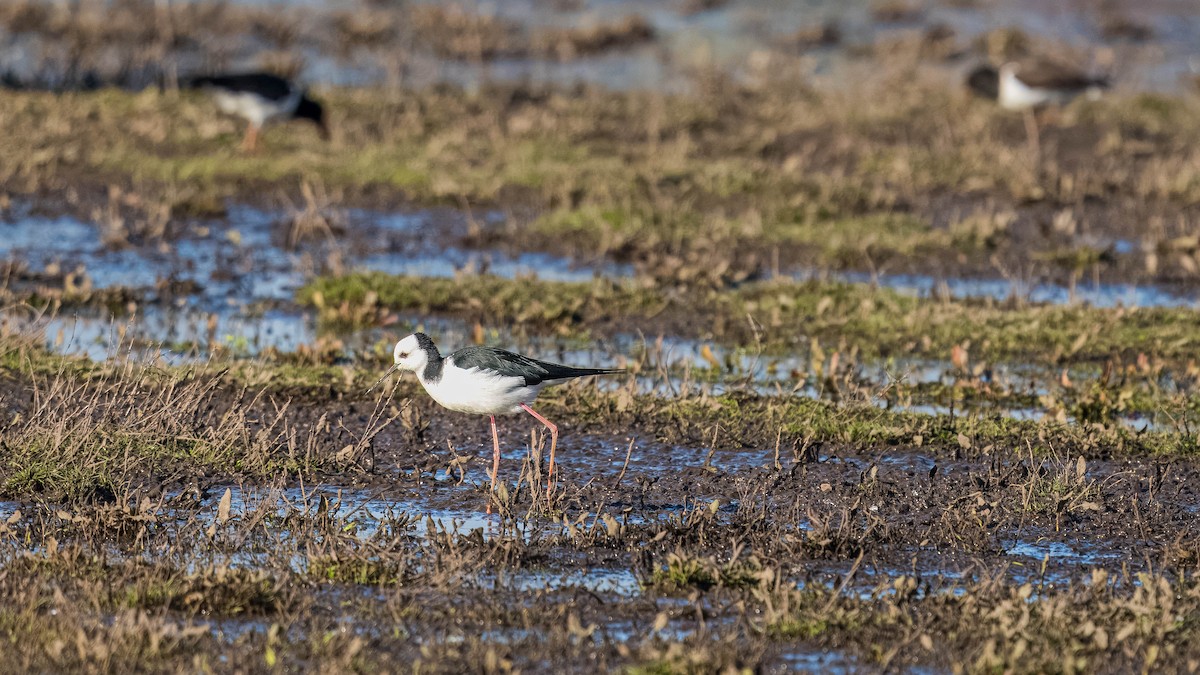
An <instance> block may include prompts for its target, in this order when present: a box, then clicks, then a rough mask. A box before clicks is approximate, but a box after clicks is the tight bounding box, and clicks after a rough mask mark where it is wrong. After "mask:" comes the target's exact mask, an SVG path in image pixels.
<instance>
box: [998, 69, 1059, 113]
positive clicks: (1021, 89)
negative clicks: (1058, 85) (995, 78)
mask: <svg viewBox="0 0 1200 675" xmlns="http://www.w3.org/2000/svg"><path fill="white" fill-rule="evenodd" d="M1071 98H1072V96H1071V93H1070V92H1061V91H1056V90H1053V89H1038V88H1035V87H1030V86H1029V85H1027V84H1025V83H1024V82H1022V81H1021V80H1020V78H1018V77H1017V74H1016V73H1015V72H1013V71H1012V69H1010V68H1002V69H1001V70H1000V96H999V103H1000V106H1001V107H1002V108H1007V109H1009V110H1025V109H1027V108H1035V107H1037V106H1040V105H1046V104H1048V103H1066V102H1068V101H1070V100H1071Z"/></svg>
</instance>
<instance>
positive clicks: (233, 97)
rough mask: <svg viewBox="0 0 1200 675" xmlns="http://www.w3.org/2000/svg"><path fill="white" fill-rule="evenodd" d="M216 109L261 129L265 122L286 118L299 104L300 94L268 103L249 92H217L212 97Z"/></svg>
mask: <svg viewBox="0 0 1200 675" xmlns="http://www.w3.org/2000/svg"><path fill="white" fill-rule="evenodd" d="M214 99H215V100H216V102H217V107H218V108H220V109H221V112H223V113H225V114H226V115H237V116H238V117H241V118H243V119H245V120H247V121H248V122H250V124H252V125H254V126H256V127H261V126H263V125H264V124H266V123H267V122H273V121H275V120H277V119H280V118H283V117H287V116H289V115H291V114H292V113H293V112H295V110H296V106H297V105H299V104H300V94H299V93H298V92H297V93H295V94H293V95H290V96H288V97H287V98H286V99H284V100H282V101H269V100H267V99H265V98H263V97H261V96H259V95H258V94H252V93H249V92H238V93H231V92H225V91H221V92H217V93H216V95H215V96H214Z"/></svg>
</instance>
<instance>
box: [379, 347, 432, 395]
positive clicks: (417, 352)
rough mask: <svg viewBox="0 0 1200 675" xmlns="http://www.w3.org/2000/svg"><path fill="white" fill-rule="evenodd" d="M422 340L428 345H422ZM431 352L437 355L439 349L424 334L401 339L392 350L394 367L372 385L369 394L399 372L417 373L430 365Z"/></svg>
mask: <svg viewBox="0 0 1200 675" xmlns="http://www.w3.org/2000/svg"><path fill="white" fill-rule="evenodd" d="M421 338H425V340H424V342H427V343H428V344H422V340H421ZM430 350H433V353H434V354H436V353H437V347H435V346H434V345H433V341H432V340H430V339H429V338H428V337H426V336H425V334H424V333H415V334H413V335H409V336H408V337H406V338H403V339H401V340H400V341H399V342H397V343H396V347H395V349H393V350H392V367H391V368H388V370H387V372H386V373H384V374H383V377H381V378H379V381H378V382H376V383H375V384H373V385H371V388H370V389H368V390H367V392H368V393H369V392H370V391H371V390H373V389H375V387H378V386H379V385H380V384H382V383H383V381H384V380H386V379H387V378H388V377H390V376H391V374H392V373H394V372H396V371H397V370H400V371H404V372H406V373H415V372H417V371H419V370H421V369H422V368H424V367H425V366H427V365H429V358H430Z"/></svg>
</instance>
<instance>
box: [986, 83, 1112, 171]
mask: <svg viewBox="0 0 1200 675" xmlns="http://www.w3.org/2000/svg"><path fill="white" fill-rule="evenodd" d="M1108 85H1109V81H1108V78H1106V77H1095V76H1092V75H1089V74H1087V73H1085V72H1083V71H1082V70H1079V69H1077V68H1073V67H1071V66H1066V65H1063V64H1061V63H1057V62H1054V61H1047V60H1038V61H1026V62H1015V61H1013V62H1009V63H1005V64H1004V65H1002V66H1000V68H999V69H998V70H997V69H995V68H992V67H991V66H980V67H979V68H976V69H974V70H972V71H971V73H970V74H969V75H968V76H967V86H968V87H970V88H971V89H972V90H974V91H976V92H978V93H979V94H980V95H982V96H985V97H987V98H991V99H994V100H995V101H996V102H997V103H999V104H1000V107H1001V108H1004V109H1005V110H1014V111H1018V112H1021V113H1023V114H1024V115H1025V134H1026V136H1027V137H1028V140H1029V145H1030V147H1031V148H1033V150H1034V151H1035V152H1039V151H1040V147H1041V144H1040V143H1039V135H1040V134H1039V133H1038V125H1037V119H1036V117H1035V116H1034V113H1035V111H1037V110H1040V109H1042V108H1045V107H1048V106H1052V105H1057V106H1062V105H1066V104H1067V103H1070V102H1071V100H1072V99H1074V98H1075V97H1077V96H1080V95H1083V94H1086V95H1087V96H1088V98H1096V97H1098V96H1099V95H1100V92H1101V91H1102V90H1103V89H1105V88H1107V87H1108Z"/></svg>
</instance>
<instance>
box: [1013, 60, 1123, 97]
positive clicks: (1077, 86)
mask: <svg viewBox="0 0 1200 675" xmlns="http://www.w3.org/2000/svg"><path fill="white" fill-rule="evenodd" d="M1017 78H1018V79H1019V80H1021V81H1022V82H1024V83H1025V84H1026V85H1028V86H1030V87H1034V88H1036V89H1059V90H1062V91H1082V90H1084V89H1089V88H1091V87H1099V88H1101V89H1103V88H1106V87H1108V78H1105V77H1092V76H1091V75H1088V74H1087V73H1085V72H1083V71H1081V70H1078V69H1076V68H1072V67H1071V66H1067V65H1063V64H1061V63H1056V62H1054V61H1039V62H1034V63H1029V64H1022V66H1021V68H1020V70H1018V71H1017Z"/></svg>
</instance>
